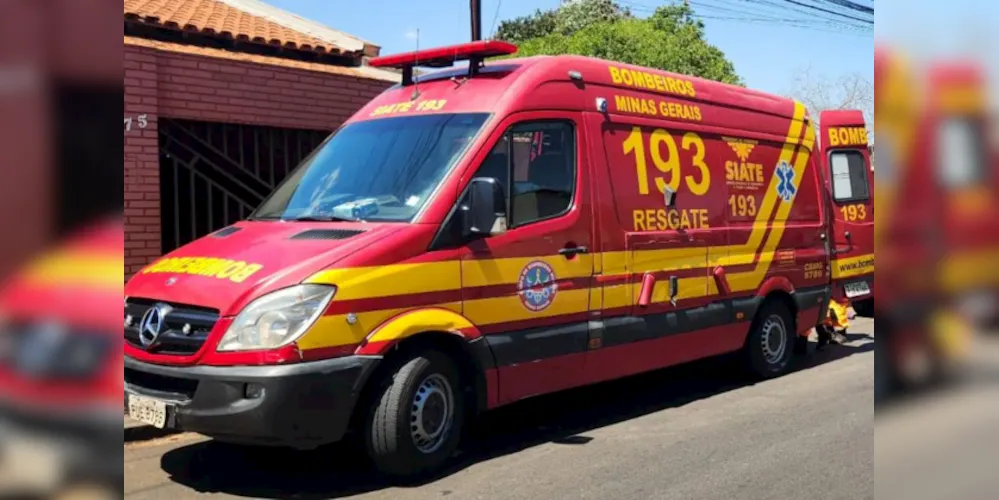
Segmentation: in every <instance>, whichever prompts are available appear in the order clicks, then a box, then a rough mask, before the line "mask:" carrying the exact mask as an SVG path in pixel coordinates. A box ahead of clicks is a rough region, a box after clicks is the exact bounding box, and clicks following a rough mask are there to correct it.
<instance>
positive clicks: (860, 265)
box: [832, 253, 874, 280]
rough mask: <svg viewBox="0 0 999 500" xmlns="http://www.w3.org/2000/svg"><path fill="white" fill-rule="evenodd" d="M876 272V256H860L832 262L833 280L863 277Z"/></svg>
mask: <svg viewBox="0 0 999 500" xmlns="http://www.w3.org/2000/svg"><path fill="white" fill-rule="evenodd" d="M873 272H874V254H873V253H872V254H867V255H860V256H857V257H850V258H848V259H836V260H834V261H833V262H832V279H834V280H839V279H845V278H853V277H855V276H863V275H865V274H871V273H873Z"/></svg>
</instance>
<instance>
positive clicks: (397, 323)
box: [355, 308, 499, 413]
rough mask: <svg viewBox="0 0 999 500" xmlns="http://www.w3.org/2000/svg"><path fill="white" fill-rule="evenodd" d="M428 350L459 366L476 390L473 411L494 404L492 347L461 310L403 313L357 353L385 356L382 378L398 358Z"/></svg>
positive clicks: (466, 383) (469, 386)
mask: <svg viewBox="0 0 999 500" xmlns="http://www.w3.org/2000/svg"><path fill="white" fill-rule="evenodd" d="M426 349H434V350H437V351H441V352H443V353H445V354H447V355H448V356H450V357H451V359H452V360H453V361H454V362H455V363H456V364H457V365H458V370H459V373H460V374H461V376H462V378H463V385H464V386H465V387H464V390H466V391H467V392H471V393H472V394H470V395H471V396H472V397H470V398H466V400H467V401H468V402H469V403H470V404H471V406H470V408H469V409H470V410H472V411H473V412H474V413H478V412H481V411H483V410H485V409H486V408H489V407H491V406H492V405H491V404H490V402H491V401H492V400H493V399H495V398H496V397H497V395H498V394H499V390H498V387H497V386H498V380H497V379H496V377H493V376H490V373H494V372H495V368H496V360H495V358H494V356H493V353H492V349H491V348H490V347H489V344H488V343H487V342H486V339H485V338H483V337H482V334H481V333H480V332H479V330H478V328H476V327H475V325H473V324H472V322H471V321H469V320H468V319H467V318H465V317H464V316H462V315H461V314H458V313H457V312H454V311H451V310H448V309H440V308H426V309H418V310H414V311H407V312H405V313H402V314H399V315H397V316H395V317H393V318H391V319H389V320H388V321H386V322H385V323H383V324H382V325H380V326H379V327H377V328H375V329H374V330H373V331H372V332H371V333H370V334H369V335H368V336H367V338H365V340H364V342H363V343H362V344H361V346H360V347H358V349H357V351H356V352H355V354H356V355H358V356H379V357H381V358H382V362H381V366H380V369H379V370H378V371H379V373H376V374H375V376H374V377H372V380H378V378H379V377H380V376H383V375H384V373H385V371H390V370H391V369H392V367H393V366H395V364H396V362H397V361H398V360H403V359H406V358H407V357H408V356H411V355H413V354H414V353H416V352H419V351H421V350H426ZM369 385H370V384H369ZM365 390H367V388H365Z"/></svg>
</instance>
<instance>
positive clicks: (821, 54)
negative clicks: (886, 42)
mask: <svg viewBox="0 0 999 500" xmlns="http://www.w3.org/2000/svg"><path fill="white" fill-rule="evenodd" d="M266 1H267V2H268V3H271V4H273V5H275V6H277V7H279V8H282V9H285V10H287V11H290V12H293V13H295V14H298V15H301V16H304V17H308V18H311V19H313V20H315V21H318V22H320V23H323V24H325V25H327V26H329V27H331V28H334V29H336V30H340V31H343V32H346V33H349V34H351V35H354V36H357V37H360V38H363V39H365V40H367V41H369V42H371V43H374V44H376V45H380V46H381V47H382V54H383V55H385V54H392V53H396V52H404V51H410V50H414V49H415V48H416V47H417V36H416V34H417V30H418V32H419V37H418V38H419V46H420V47H423V48H427V47H433V46H441V45H449V44H454V43H461V42H466V41H468V40H469V38H470V22H469V2H468V0H368V1H366V2H358V1H351V2H347V1H345V0H266ZM804 1H808V0H804ZM852 1H854V2H855V3H859V4H862V5H869V6H873V5H874V1H873V0H852ZM882 1H884V0H882ZM896 1H898V0H896ZM958 1H960V0H958ZM621 3H622V4H624V5H626V6H628V7H631V8H632V9H633V10H634V11H635V13H636V14H637V15H639V16H644V15H646V14H647V13H648V12H649V11H651V9H654V8H655V7H656V6H657V5H661V4H663V3H665V2H657V1H655V0H622V1H621ZM691 3H692V4H693V6H694V9H695V10H696V11H697V12H698V13H699V14H702V15H705V16H708V15H710V16H711V17H727V18H733V17H737V18H740V19H746V15H745V14H738V15H736V14H735V13H737V12H746V11H748V10H750V9H752V8H753V6H754V5H756V4H758V3H759V2H758V0H757V1H749V0H691ZM764 3H765V2H764ZM778 3H779V2H778ZM996 3H999V2H996ZM558 4H559V0H482V12H483V14H482V25H483V32H484V34H485V35H489V34H491V33H493V31H494V29H495V26H496V25H497V24H498V23H499V21H501V20H504V19H511V18H514V17H518V16H523V15H527V14H530V13H532V12H534V10H535V9H539V8H540V9H550V8H553V7H556V6H557V5H558ZM497 13H498V14H497ZM768 15H771V16H772V15H778V16H779V15H781V14H780V11H777V13H776V14H774V11H771V13H770V14H768ZM705 23H706V25H707V29H706V32H707V39H708V41H709V42H710V43H712V44H714V45H716V46H717V47H719V48H720V49H721V50H722V51H724V52H725V54H726V55H727V56H728V58H729V59H730V60H731V61H732V62H733V63H734V64H735V68H736V71H737V72H738V73H739V74H740V75H741V76H742V77H743V79H744V80H745V81H746V84H747V86H749V87H750V88H754V89H758V90H762V91H765V92H771V93H777V94H787V93H788V92H790V91H791V89H792V88H793V87H794V82H795V78H796V76H797V75H799V74H801V72H802V71H804V70H806V69H810V70H811V72H812V74H813V75H822V76H826V77H829V78H832V79H837V78H840V77H842V76H847V75H853V74H859V75H861V76H863V77H864V78H866V79H868V80H870V81H873V80H874V69H873V67H874V55H873V54H874V36H873V35H874V34H873V33H872V32H871V31H867V32H864V33H859V32H854V31H847V30H844V29H841V28H838V27H836V28H833V27H830V26H826V25H820V26H819V27H820V28H821V29H814V28H798V27H793V26H789V25H787V24H775V23H770V22H768V23H759V22H747V21H745V20H737V21H733V20H727V19H706V20H705Z"/></svg>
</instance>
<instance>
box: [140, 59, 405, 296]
mask: <svg viewBox="0 0 999 500" xmlns="http://www.w3.org/2000/svg"><path fill="white" fill-rule="evenodd" d="M124 67H125V120H126V130H125V141H124V143H125V161H124V165H125V166H124V168H125V278H126V279H128V277H130V276H131V275H132V274H134V273H135V272H137V271H138V270H140V269H141V268H142V267H143V266H145V265H146V264H148V263H149V262H151V261H152V260H153V259H155V258H156V257H157V256H159V255H160V250H161V245H162V242H161V237H160V234H161V230H160V201H159V199H160V185H159V139H158V123H159V119H160V118H161V117H162V118H175V119H188V120H199V121H208V122H221V123H238V124H245V125H261V126H272V127H282V128H296V129H312V130H333V129H335V128H337V127H338V126H340V124H342V123H343V122H344V121H345V120H346V119H347V118H349V117H350V116H351V115H352V114H353V113H354V112H355V111H356V110H357V109H358V108H360V107H361V106H363V105H364V104H365V103H367V102H368V101H370V100H371V99H372V98H373V97H375V96H376V95H378V94H379V93H381V92H382V91H383V90H384V89H386V88H387V87H388V86H390V85H391V83H389V82H384V81H379V80H369V79H361V78H354V77H349V76H341V75H335V74H328V73H318V72H312V71H306V70H300V69H292V68H282V67H277V66H268V65H261V64H255V63H251V62H243V61H230V60H224V59H214V58H210V57H204V56H199V55H191V54H178V53H171V52H164V51H159V50H156V49H153V48H149V47H135V46H128V45H126V46H125V50H124ZM129 119H131V130H129V125H128V120H129Z"/></svg>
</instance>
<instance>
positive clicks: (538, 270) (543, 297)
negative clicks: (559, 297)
mask: <svg viewBox="0 0 999 500" xmlns="http://www.w3.org/2000/svg"><path fill="white" fill-rule="evenodd" d="M556 280H557V278H556V277H555V270H554V269H552V266H550V265H548V264H547V263H545V262H541V261H535V262H531V263H530V264H528V265H527V266H525V267H524V270H523V271H521V272H520V280H519V281H518V282H517V289H518V293H519V295H520V302H521V303H522V304H524V307H526V308H527V309H528V310H530V311H533V312H540V311H544V310H545V309H548V307H549V306H551V305H552V302H554V301H555V294H556V293H558V283H556Z"/></svg>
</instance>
